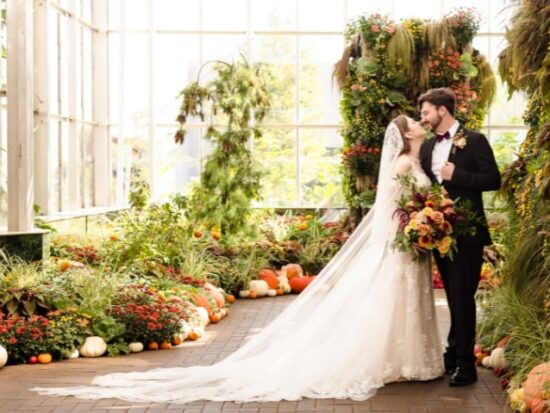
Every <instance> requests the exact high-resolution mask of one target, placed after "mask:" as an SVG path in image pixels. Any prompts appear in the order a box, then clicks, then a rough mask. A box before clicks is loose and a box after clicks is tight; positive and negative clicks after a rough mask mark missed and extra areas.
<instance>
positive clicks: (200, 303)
mask: <svg viewBox="0 0 550 413" xmlns="http://www.w3.org/2000/svg"><path fill="white" fill-rule="evenodd" d="M193 301H194V302H195V305H196V306H197V307H202V308H204V309H206V311H207V312H208V315H209V316H210V314H212V306H211V305H210V301H208V297H207V296H206V293H205V295H203V294H194V295H193Z"/></svg>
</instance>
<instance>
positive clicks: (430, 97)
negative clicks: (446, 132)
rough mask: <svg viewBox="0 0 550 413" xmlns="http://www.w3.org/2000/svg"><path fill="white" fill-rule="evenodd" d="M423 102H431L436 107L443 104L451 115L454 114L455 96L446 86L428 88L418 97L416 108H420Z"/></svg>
mask: <svg viewBox="0 0 550 413" xmlns="http://www.w3.org/2000/svg"><path fill="white" fill-rule="evenodd" d="M424 102H428V103H431V104H432V105H434V106H435V107H436V108H438V107H440V106H443V107H445V108H446V109H447V111H448V112H449V113H450V114H451V115H452V116H454V115H455V105H456V98H455V94H454V92H453V91H452V90H451V89H449V88H448V87H439V88H436V89H430V90H428V91H427V92H426V93H424V94H422V95H420V97H419V98H418V108H421V107H422V104H423V103H424Z"/></svg>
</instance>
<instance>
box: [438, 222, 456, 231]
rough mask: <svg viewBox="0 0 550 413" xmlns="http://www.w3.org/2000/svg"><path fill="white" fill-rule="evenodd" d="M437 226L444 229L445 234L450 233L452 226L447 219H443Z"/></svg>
mask: <svg viewBox="0 0 550 413" xmlns="http://www.w3.org/2000/svg"><path fill="white" fill-rule="evenodd" d="M439 228H441V229H442V230H443V231H445V234H450V233H451V232H453V226H452V225H451V223H450V222H449V221H443V222H442V223H441V225H440V226H439Z"/></svg>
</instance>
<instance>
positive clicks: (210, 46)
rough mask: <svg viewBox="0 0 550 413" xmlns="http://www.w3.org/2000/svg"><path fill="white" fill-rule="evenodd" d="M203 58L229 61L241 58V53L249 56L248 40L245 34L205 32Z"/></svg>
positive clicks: (205, 60)
mask: <svg viewBox="0 0 550 413" xmlns="http://www.w3.org/2000/svg"><path fill="white" fill-rule="evenodd" d="M202 42H203V43H202V44H203V47H202V60H203V62H208V61H210V60H225V61H228V62H231V61H235V60H238V59H241V56H240V54H241V53H242V54H243V55H245V56H247V55H248V52H247V42H246V36H244V35H216V34H204V35H203V41H202Z"/></svg>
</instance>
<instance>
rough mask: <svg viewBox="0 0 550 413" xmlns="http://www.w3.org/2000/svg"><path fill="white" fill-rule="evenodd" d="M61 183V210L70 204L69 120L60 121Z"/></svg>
mask: <svg viewBox="0 0 550 413" xmlns="http://www.w3.org/2000/svg"><path fill="white" fill-rule="evenodd" d="M58 151H59V158H58V161H59V164H58V173H59V176H60V178H59V181H60V182H59V183H60V185H61V188H60V189H61V191H60V200H59V202H60V208H59V210H60V211H66V210H67V205H68V204H69V171H68V168H67V167H68V163H69V156H70V154H69V125H68V123H67V122H59V147H58Z"/></svg>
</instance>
